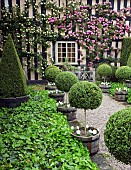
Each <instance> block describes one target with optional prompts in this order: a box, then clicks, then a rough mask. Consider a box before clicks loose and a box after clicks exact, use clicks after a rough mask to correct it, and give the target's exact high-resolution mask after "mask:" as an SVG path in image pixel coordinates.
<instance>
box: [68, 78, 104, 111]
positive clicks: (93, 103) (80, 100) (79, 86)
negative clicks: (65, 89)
mask: <svg viewBox="0 0 131 170" xmlns="http://www.w3.org/2000/svg"><path fill="white" fill-rule="evenodd" d="M69 102H70V105H71V106H73V107H76V108H82V109H85V110H88V109H96V108H97V107H99V106H100V104H101V102H102V91H101V89H100V88H99V87H98V86H97V85H96V84H94V83H91V82H86V81H82V82H77V83H76V84H74V85H73V86H72V87H71V88H70V91H69Z"/></svg>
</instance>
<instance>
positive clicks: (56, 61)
mask: <svg viewBox="0 0 131 170" xmlns="http://www.w3.org/2000/svg"><path fill="white" fill-rule="evenodd" d="M58 43H61V44H63V43H65V44H66V57H67V52H68V51H67V44H68V43H74V44H75V62H69V63H70V64H71V65H78V44H77V42H76V41H56V43H55V64H56V65H62V63H63V62H58Z"/></svg>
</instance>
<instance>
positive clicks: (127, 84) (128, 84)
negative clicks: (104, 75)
mask: <svg viewBox="0 0 131 170" xmlns="http://www.w3.org/2000/svg"><path fill="white" fill-rule="evenodd" d="M126 86H127V87H128V88H131V80H126Z"/></svg>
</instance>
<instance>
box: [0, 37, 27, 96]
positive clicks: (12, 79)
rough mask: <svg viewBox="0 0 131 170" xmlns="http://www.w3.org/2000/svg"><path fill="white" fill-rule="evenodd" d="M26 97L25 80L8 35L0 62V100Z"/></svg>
mask: <svg viewBox="0 0 131 170" xmlns="http://www.w3.org/2000/svg"><path fill="white" fill-rule="evenodd" d="M25 95H26V79H25V76H24V72H23V69H22V65H21V63H20V60H19V57H18V54H17V52H16V49H15V46H14V43H13V40H12V38H11V35H10V34H9V35H8V38H7V40H6V43H5V45H4V49H3V53H2V59H1V62H0V98H10V97H20V96H25Z"/></svg>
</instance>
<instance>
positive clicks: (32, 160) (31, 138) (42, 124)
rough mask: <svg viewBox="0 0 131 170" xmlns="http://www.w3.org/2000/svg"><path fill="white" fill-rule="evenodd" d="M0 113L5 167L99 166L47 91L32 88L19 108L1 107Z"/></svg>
mask: <svg viewBox="0 0 131 170" xmlns="http://www.w3.org/2000/svg"><path fill="white" fill-rule="evenodd" d="M0 117H1V120H0V126H1V136H0V137H1V141H2V142H1V143H0V144H1V145H0V152H1V159H0V166H1V169H2V170H5V169H8V170H11V169H18V170H22V169H24V170H42V169H52V170H62V169H63V170H71V169H72V170H76V169H89V170H97V167H96V165H95V164H94V163H93V162H92V161H91V160H90V157H89V152H88V150H87V149H86V148H85V147H83V145H82V143H80V142H78V141H77V140H75V139H73V138H72V136H71V135H70V132H71V129H70V127H69V125H68V123H67V120H66V117H65V116H64V115H62V114H61V113H60V112H59V113H57V112H56V102H55V100H53V99H50V98H48V92H47V91H32V92H30V100H29V101H28V102H27V103H24V104H22V105H21V106H20V107H18V108H15V109H5V108H0Z"/></svg>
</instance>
